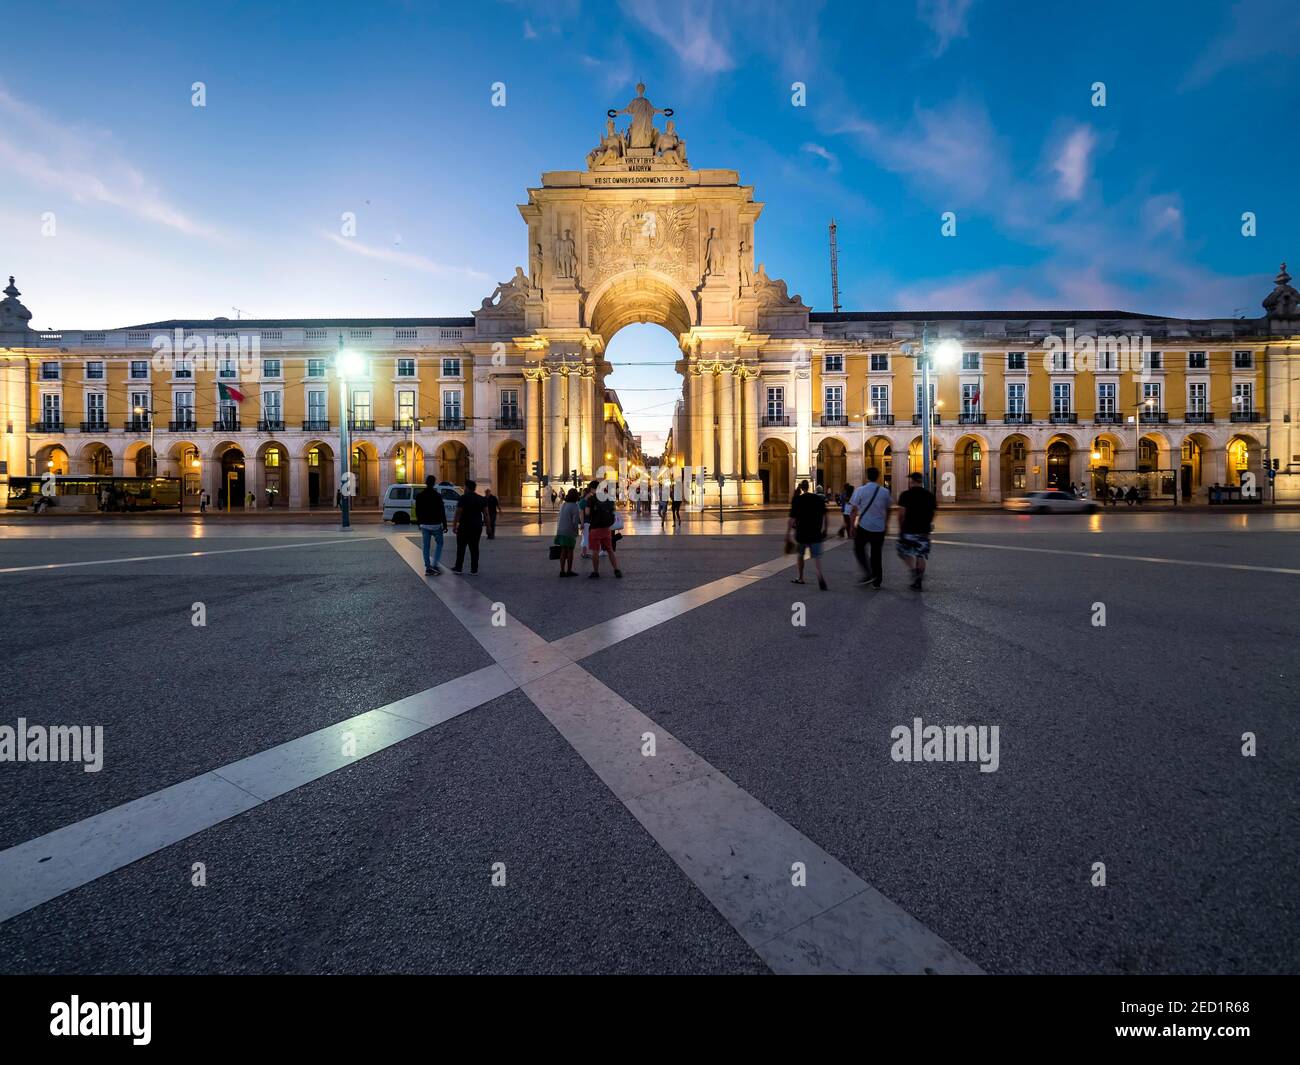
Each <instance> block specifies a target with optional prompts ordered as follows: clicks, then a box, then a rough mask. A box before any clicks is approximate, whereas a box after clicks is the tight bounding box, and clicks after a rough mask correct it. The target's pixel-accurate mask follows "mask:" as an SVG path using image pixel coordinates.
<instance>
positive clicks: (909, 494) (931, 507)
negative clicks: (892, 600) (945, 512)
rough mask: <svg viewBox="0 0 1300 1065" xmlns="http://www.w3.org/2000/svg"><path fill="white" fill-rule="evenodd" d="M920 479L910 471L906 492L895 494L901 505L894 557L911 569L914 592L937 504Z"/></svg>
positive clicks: (918, 587)
mask: <svg viewBox="0 0 1300 1065" xmlns="http://www.w3.org/2000/svg"><path fill="white" fill-rule="evenodd" d="M921 482H922V478H921V475H920V474H919V473H914V474H912V476H911V484H910V486H909V487H908V489H907V491H906V492H904V493H903V494H902V495H901V496H899V497H898V505H899V507H900V508H902V513H901V515H900V517H899V519H898V557H899V558H901V559H902V560H903V562H904V563H905V564H906V565H907V568H908V569H909V570H911V571H912V587H913V588H915V589H916V590H917V591H918V592H919V591H921V580H922V578H924V577H925V560H926V559H927V558H929V557H930V529H931V528H932V527H933V526H934V512H935V510H936V509H938V505H939V503H938V500H936V499H935V498H934V493H933V492H931V491H929V490H928V489H926V488H924V487H922V483H921Z"/></svg>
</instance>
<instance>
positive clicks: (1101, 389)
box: [1097, 382, 1115, 415]
mask: <svg viewBox="0 0 1300 1065" xmlns="http://www.w3.org/2000/svg"><path fill="white" fill-rule="evenodd" d="M1097 413H1098V414H1108V415H1114V413H1115V385H1114V383H1113V382H1110V383H1105V384H1099V385H1098V386H1097Z"/></svg>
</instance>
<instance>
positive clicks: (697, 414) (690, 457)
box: [685, 373, 704, 466]
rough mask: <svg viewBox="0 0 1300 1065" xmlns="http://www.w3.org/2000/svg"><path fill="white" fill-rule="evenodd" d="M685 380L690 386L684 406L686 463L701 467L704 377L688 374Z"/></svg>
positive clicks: (702, 453)
mask: <svg viewBox="0 0 1300 1065" xmlns="http://www.w3.org/2000/svg"><path fill="white" fill-rule="evenodd" d="M686 380H687V381H688V382H689V384H690V389H689V395H688V397H687V404H686V439H687V448H686V463H685V465H688V466H701V465H703V462H702V456H703V455H704V401H703V399H702V398H701V397H702V396H703V394H704V377H703V375H702V374H698V373H688V374H687V376H686Z"/></svg>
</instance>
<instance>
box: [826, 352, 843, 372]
mask: <svg viewBox="0 0 1300 1065" xmlns="http://www.w3.org/2000/svg"><path fill="white" fill-rule="evenodd" d="M825 372H826V373H843V372H844V356H843V355H827V356H826V366H825Z"/></svg>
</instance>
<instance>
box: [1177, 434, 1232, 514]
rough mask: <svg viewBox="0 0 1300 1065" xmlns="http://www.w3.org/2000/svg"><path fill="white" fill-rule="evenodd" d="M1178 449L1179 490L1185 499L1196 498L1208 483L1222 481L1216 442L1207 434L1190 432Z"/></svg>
mask: <svg viewBox="0 0 1300 1065" xmlns="http://www.w3.org/2000/svg"><path fill="white" fill-rule="evenodd" d="M1178 450H1179V460H1180V461H1179V491H1180V492H1181V493H1182V495H1183V498H1184V499H1194V498H1196V497H1197V496H1198V495H1199V494H1200V492H1201V489H1202V488H1204V487H1205V486H1206V485H1209V484H1213V483H1216V482H1221V481H1222V479H1223V474H1222V472H1221V471H1220V470H1219V469H1218V468H1217V465H1218V464H1217V462H1216V461H1215V459H1216V456H1215V448H1214V444H1213V442H1212V441H1211V440H1210V438H1209V436H1208V435H1207V434H1205V433H1188V434H1187V435H1186V436H1184V437H1183V442H1182V444H1181V445H1180V446H1179V449H1178Z"/></svg>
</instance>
